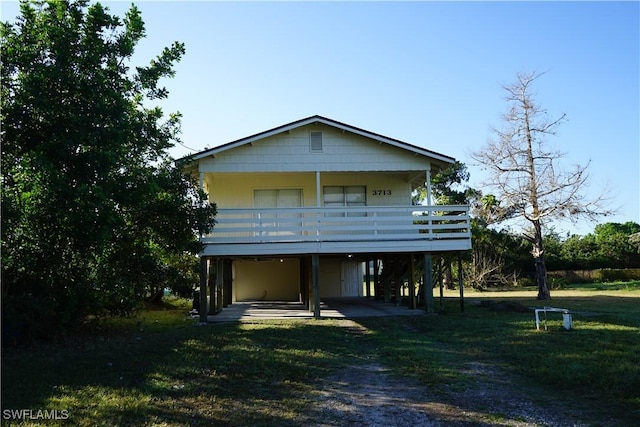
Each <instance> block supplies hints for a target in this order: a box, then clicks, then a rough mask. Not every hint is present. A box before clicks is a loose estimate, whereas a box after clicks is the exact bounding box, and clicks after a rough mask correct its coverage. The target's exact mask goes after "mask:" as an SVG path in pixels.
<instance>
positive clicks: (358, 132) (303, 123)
mask: <svg viewBox="0 0 640 427" xmlns="http://www.w3.org/2000/svg"><path fill="white" fill-rule="evenodd" d="M315 123H322V124H324V125H327V126H331V127H334V128H336V129H340V130H342V131H346V132H351V133H353V134H356V135H360V136H364V137H366V138H370V139H373V140H376V141H379V142H381V143H385V144H389V145H392V146H394V147H398V148H402V149H404V150H408V151H411V152H414V153H416V154H420V155H423V156H427V157H430V158H433V159H436V160H440V161H442V162H445V163H454V162H455V159H454V158H453V157H450V156H446V155H444V154H440V153H437V152H435V151H431V150H427V149H425V148H421V147H418V146H416V145H412V144H408V143H406V142H402V141H400V140H397V139H394V138H389V137H387V136H384V135H380V134H377V133H373V132H369V131H366V130H364V129H360V128H357V127H355V126H351V125H348V124H345V123H341V122H338V121H335V120H331V119H328V118H326V117H322V116H318V115H316V116H311V117H307V118H305V119H301V120H297V121H295V122H291V123H288V124H285V125H282V126H278V127H277V128H273V129H270V130H267V131H264V132H260V133H257V134H255V135H251V136H247V137H245V138H241V139H238V140H235V141H232V142H229V143H227V144H223V145H219V146H217V147H214V148H209V149H207V150H203V151H200V152H198V153H195V154H192V155H189V156H186V157H185V158H184V159H185V160H186V159H189V160H191V161H193V160H199V159H202V158H204V157H208V156H215V155H216V154H218V153H220V152H222V151H226V150H230V149H232V148H236V147H239V146H241V145H245V144H250V143H252V142H254V141H258V140H260V139H263V138H267V137H270V136H273V135H278V134H280V133H283V132H287V131H291V130H293V129H296V128H300V127H302V126H307V125H310V124H315Z"/></svg>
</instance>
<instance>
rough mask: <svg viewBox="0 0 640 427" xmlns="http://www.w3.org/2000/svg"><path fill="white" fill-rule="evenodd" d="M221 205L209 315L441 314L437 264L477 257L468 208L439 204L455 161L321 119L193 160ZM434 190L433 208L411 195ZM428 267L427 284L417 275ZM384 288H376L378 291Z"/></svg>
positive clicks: (207, 268)
mask: <svg viewBox="0 0 640 427" xmlns="http://www.w3.org/2000/svg"><path fill="white" fill-rule="evenodd" d="M183 161H184V165H185V166H184V167H185V169H186V170H187V171H189V172H190V173H192V174H194V175H196V176H197V177H198V179H199V181H200V185H201V187H202V188H203V189H204V191H205V192H207V193H208V195H209V199H210V201H212V202H215V203H216V204H217V207H218V214H217V216H216V225H215V227H214V228H213V229H212V230H211V231H210V233H208V234H207V235H205V236H202V238H201V240H202V243H203V244H204V250H203V251H202V253H201V254H200V259H201V273H200V275H201V280H200V283H201V284H200V310H199V312H200V317H201V320H202V321H206V320H207V314H215V313H216V312H219V311H220V310H223V309H224V307H225V306H227V305H229V304H233V303H234V302H237V301H249V300H273V301H297V302H299V303H301V304H304V305H306V307H307V308H308V309H309V311H310V312H311V313H313V315H314V317H316V318H319V317H320V316H321V312H320V307H321V300H322V299H323V298H342V297H374V298H379V299H384V300H385V301H389V300H392V299H394V298H395V299H396V301H398V299H399V298H400V288H401V286H400V284H401V283H404V285H403V286H402V287H403V289H404V292H403V294H404V298H405V299H406V301H407V302H408V307H409V309H411V308H416V304H417V301H416V300H417V298H418V292H417V286H416V283H417V282H422V283H424V287H423V288H424V289H425V290H426V292H425V295H423V297H424V298H425V300H426V306H427V309H429V307H430V306H431V307H432V306H433V291H432V279H431V268H430V265H431V257H432V255H433V254H439V253H444V252H462V251H466V250H468V249H470V248H471V228H470V222H469V208H468V206H443V205H437V206H435V205H432V204H431V197H430V191H429V190H430V178H431V176H433V175H435V173H437V172H438V171H439V170H441V169H443V168H446V167H447V166H449V165H450V164H452V163H454V161H455V159H453V158H452V157H449V156H446V155H444V154H439V153H436V152H433V151H430V150H427V149H425V148H421V147H419V146H416V145H412V144H408V143H405V142H402V141H398V140H396V139H393V138H389V137H386V136H382V135H379V134H376V133H373V132H369V131H366V130H363V129H359V128H356V127H353V126H350V125H347V124H344V123H341V122H337V121H335V120H331V119H328V118H325V117H321V116H313V117H308V118H305V119H302V120H298V121H296V122H293V123H289V124H285V125H282V126H279V127H277V128H274V129H271V130H267V131H265V132H261V133H259V134H256V135H252V136H248V137H246V138H242V139H239V140H237V141H233V142H230V143H227V144H224V145H220V146H217V147H215V148H211V149H207V150H204V151H202V152H199V153H196V154H194V155H192V156H189V157H188V158H185V159H183ZM424 186H426V188H427V194H428V197H427V201H426V204H425V205H413V204H412V192H414V191H415V190H416V189H418V188H421V187H424ZM417 265H421V266H423V267H425V268H422V270H423V271H424V274H423V275H421V276H420V275H418V276H420V277H419V278H416V275H414V271H415V270H416V266H417ZM371 283H373V284H374V285H371Z"/></svg>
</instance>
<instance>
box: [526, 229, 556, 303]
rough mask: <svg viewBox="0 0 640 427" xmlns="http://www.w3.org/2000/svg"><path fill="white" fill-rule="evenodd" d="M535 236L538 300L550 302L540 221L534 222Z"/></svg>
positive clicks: (533, 252)
mask: <svg viewBox="0 0 640 427" xmlns="http://www.w3.org/2000/svg"><path fill="white" fill-rule="evenodd" d="M533 225H534V230H535V235H534V238H533V250H532V251H531V253H532V254H533V259H534V261H535V266H536V282H537V284H538V299H539V300H549V299H551V294H550V293H549V286H548V285H547V265H546V261H545V259H544V245H543V242H542V227H541V226H540V221H535V222H534V224H533Z"/></svg>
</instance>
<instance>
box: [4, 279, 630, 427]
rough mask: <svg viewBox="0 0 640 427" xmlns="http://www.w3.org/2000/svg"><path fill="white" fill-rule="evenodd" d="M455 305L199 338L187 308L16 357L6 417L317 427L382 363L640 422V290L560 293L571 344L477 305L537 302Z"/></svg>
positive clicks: (523, 319)
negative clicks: (330, 380) (492, 375)
mask: <svg viewBox="0 0 640 427" xmlns="http://www.w3.org/2000/svg"><path fill="white" fill-rule="evenodd" d="M454 295H456V294H455V293H453V294H448V293H447V297H446V298H445V299H444V301H443V303H444V305H443V307H442V310H441V313H440V314H439V315H435V316H425V317H422V316H420V317H403V318H393V317H389V318H365V319H357V322H358V323H360V324H361V325H362V326H364V327H366V328H367V332H366V333H365V334H356V333H353V331H350V330H349V329H348V328H344V327H343V325H344V323H343V322H342V321H339V320H320V321H314V320H291V321H258V322H254V323H245V324H235V323H234V324H214V325H209V326H204V327H198V326H195V324H194V321H193V320H191V319H190V318H188V317H187V316H186V315H185V314H186V312H187V310H188V307H187V306H186V305H184V303H181V302H179V301H174V302H173V304H174V305H173V308H172V307H167V308H166V309H164V310H152V311H145V312H143V313H141V314H140V315H139V316H137V317H133V318H125V319H109V320H107V321H104V322H102V323H100V324H97V325H92V327H91V328H90V329H89V332H88V333H86V334H84V335H78V336H76V337H75V338H74V339H70V340H67V342H65V343H57V344H38V345H32V346H29V347H22V348H11V349H7V350H5V351H3V354H2V409H3V410H6V409H32V410H34V411H37V410H39V409H42V410H44V409H47V410H58V411H60V410H67V411H68V413H69V416H70V419H69V420H60V421H59V425H65V424H67V425H68V424H69V422H71V424H73V425H79V426H89V425H91V426H93V425H140V424H146V425H153V424H159V425H279V426H287V425H291V426H293V425H301V424H310V423H312V420H314V419H316V417H317V416H318V414H316V413H314V412H313V406H312V405H311V402H312V401H313V399H314V398H315V397H316V396H317V390H318V384H319V383H320V381H322V380H323V379H324V378H327V377H329V376H330V375H331V374H332V373H333V372H335V371H336V370H337V369H340V368H342V367H344V366H348V365H353V364H356V363H360V362H364V363H370V362H371V361H372V360H373V361H376V362H379V363H381V364H383V365H385V366H388V367H392V368H393V369H394V370H395V372H396V373H397V374H398V375H402V376H408V377H412V378H414V379H416V380H417V381H419V382H421V383H422V384H424V385H425V387H429V388H430V389H433V390H440V389H443V390H444V389H445V388H446V387H448V388H453V389H455V388H456V387H458V388H464V387H465V384H466V381H468V380H467V378H466V377H465V375H464V373H463V372H462V371H461V370H460V369H459V368H460V366H462V365H463V364H465V363H467V362H469V361H476V362H491V363H494V364H497V365H499V366H501V367H503V368H504V369H506V370H508V371H513V372H516V373H518V374H520V375H521V376H522V378H523V379H524V381H526V382H530V383H531V384H542V385H543V387H544V390H545V393H546V394H548V395H549V396H557V397H558V398H562V399H568V401H567V403H568V404H570V405H572V404H576V405H578V404H584V402H587V404H591V403H593V405H592V406H593V408H592V410H593V411H595V412H594V414H595V416H596V417H597V418H595V419H591V420H590V421H591V422H593V423H594V424H595V425H597V424H601V425H611V424H612V421H611V417H614V418H615V419H617V420H619V423H620V424H621V425H624V424H625V423H628V422H631V421H633V420H634V419H636V418H637V417H638V416H639V414H640V364H639V363H638V354H640V286H638V283H636V284H629V285H625V286H624V287H622V286H621V285H620V284H612V285H600V286H599V287H598V286H583V287H580V288H575V289H570V290H566V289H565V290H562V291H555V292H552V296H553V300H552V301H550V302H547V303H545V304H544V305H551V306H554V307H562V308H568V309H570V310H572V311H573V312H575V313H576V314H574V318H573V320H574V329H573V330H572V331H568V332H567V331H564V330H563V329H562V328H561V316H559V315H558V316H557V320H555V319H553V318H552V316H549V321H548V326H549V329H548V330H547V331H536V329H535V324H534V319H533V313H528V314H520V313H502V312H493V311H490V310H489V309H487V308H485V307H481V306H477V305H474V304H472V302H473V301H474V300H479V299H491V300H495V301H498V300H509V301H517V302H520V303H522V304H524V305H526V306H529V307H539V306H542V305H543V304H541V303H540V302H539V301H536V300H535V292H534V291H524V292H522V291H521V292H492V293H474V292H467V293H466V305H465V312H464V313H460V311H459V308H458V307H459V303H458V301H457V299H456V298H455V296H454ZM436 306H438V301H436ZM596 402H597V404H595V403H596ZM3 421H4V420H3ZM4 423H6V421H5V422H4ZM55 423H56V422H50V423H49V424H50V425H55ZM7 424H8V425H10V423H7ZM23 425H29V424H23ZM33 425H38V421H34V423H33Z"/></svg>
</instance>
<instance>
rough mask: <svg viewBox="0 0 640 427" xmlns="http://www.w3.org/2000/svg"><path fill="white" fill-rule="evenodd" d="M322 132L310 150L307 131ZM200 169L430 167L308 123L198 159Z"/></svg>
mask: <svg viewBox="0 0 640 427" xmlns="http://www.w3.org/2000/svg"><path fill="white" fill-rule="evenodd" d="M310 131H321V132H322V133H323V151H322V152H311V150H310V146H309V132H310ZM199 167H200V172H302V171H404V170H427V169H430V162H429V159H428V158H426V157H424V156H420V155H416V154H415V153H412V152H409V151H407V150H403V149H401V148H397V147H393V146H390V145H386V144H381V143H379V142H378V141H374V140H371V139H369V138H365V137H362V136H360V135H355V134H352V133H350V132H342V131H340V130H338V129H335V128H332V127H330V126H325V125H322V124H319V125H308V126H304V127H301V128H298V129H294V130H292V131H290V132H289V133H281V134H279V135H274V136H271V137H267V138H264V139H261V140H258V141H255V142H253V143H251V144H245V145H242V146H239V147H236V148H234V149H232V150H228V151H224V152H221V153H218V154H216V156H215V157H207V158H203V159H201V160H200V163H199Z"/></svg>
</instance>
